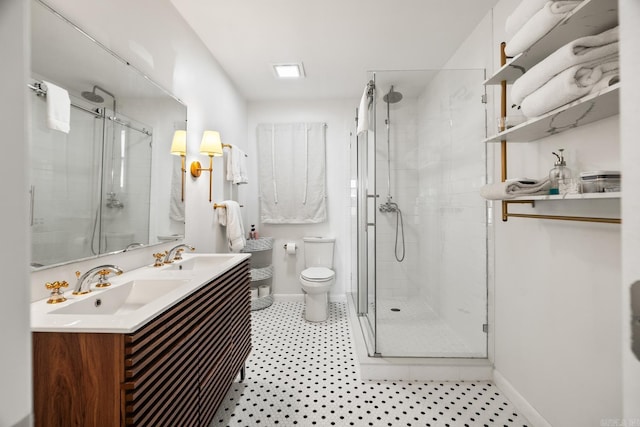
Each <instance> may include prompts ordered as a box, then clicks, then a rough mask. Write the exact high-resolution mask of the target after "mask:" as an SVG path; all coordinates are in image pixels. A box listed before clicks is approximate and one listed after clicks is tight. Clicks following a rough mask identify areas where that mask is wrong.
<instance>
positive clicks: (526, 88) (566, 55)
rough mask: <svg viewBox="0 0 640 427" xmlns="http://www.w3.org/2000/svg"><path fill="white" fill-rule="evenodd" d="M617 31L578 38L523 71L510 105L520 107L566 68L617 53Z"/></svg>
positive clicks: (512, 93)
mask: <svg viewBox="0 0 640 427" xmlns="http://www.w3.org/2000/svg"><path fill="white" fill-rule="evenodd" d="M618 39H619V32H618V27H614V28H612V29H610V30H607V31H604V32H602V33H600V34H597V35H594V36H586V37H580V38H579V39H576V40H574V41H572V42H569V43H567V44H566V45H564V46H562V47H561V48H559V49H558V50H556V51H555V52H553V53H552V54H551V55H549V56H548V57H546V58H545V59H543V60H542V61H540V62H539V63H538V64H536V65H534V66H533V67H531V69H529V70H527V72H526V73H524V74H523V75H522V76H521V77H520V78H518V79H517V80H516V81H515V82H514V83H513V86H512V87H511V101H512V102H513V104H515V105H520V103H521V102H522V100H523V99H524V98H525V97H526V96H527V95H529V94H531V93H532V92H533V91H535V90H536V89H538V88H539V87H541V86H542V85H543V84H545V83H546V82H548V81H549V80H550V79H551V78H552V77H553V76H555V75H556V74H558V73H560V72H562V71H564V70H566V69H567V68H569V67H572V66H574V65H579V64H585V63H590V62H592V61H602V58H606V57H610V56H611V55H616V54H617V53H618Z"/></svg>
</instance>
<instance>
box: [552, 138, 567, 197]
mask: <svg viewBox="0 0 640 427" xmlns="http://www.w3.org/2000/svg"><path fill="white" fill-rule="evenodd" d="M558 151H559V152H560V154H558V153H555V152H552V154H553V155H554V156H556V158H557V159H558V160H556V162H555V163H554V164H553V166H554V167H553V169H551V170H550V171H549V182H550V184H551V187H550V188H549V194H560V187H561V184H568V183H569V182H570V180H571V169H569V168H568V167H567V162H566V161H565V160H564V154H563V151H564V148H559V149H558Z"/></svg>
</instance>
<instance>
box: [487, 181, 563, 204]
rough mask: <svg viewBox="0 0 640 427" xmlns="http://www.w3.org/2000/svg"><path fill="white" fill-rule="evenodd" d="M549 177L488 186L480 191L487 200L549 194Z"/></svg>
mask: <svg viewBox="0 0 640 427" xmlns="http://www.w3.org/2000/svg"><path fill="white" fill-rule="evenodd" d="M550 187H551V182H550V181H549V177H546V178H542V179H529V178H518V179H509V180H507V181H505V182H496V183H494V184H487V185H485V186H483V187H482V188H481V189H480V195H481V196H482V197H484V198H485V199H487V200H504V199H513V198H514V197H518V196H535V195H541V194H549V188H550Z"/></svg>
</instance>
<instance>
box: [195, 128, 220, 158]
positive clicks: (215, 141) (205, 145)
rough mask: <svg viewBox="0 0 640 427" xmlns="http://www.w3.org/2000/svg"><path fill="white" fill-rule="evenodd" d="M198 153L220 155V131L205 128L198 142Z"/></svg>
mask: <svg viewBox="0 0 640 427" xmlns="http://www.w3.org/2000/svg"><path fill="white" fill-rule="evenodd" d="M200 154H206V155H207V156H222V141H221V140H220V132H217V131H215V130H205V131H204V134H202V142H201V143H200Z"/></svg>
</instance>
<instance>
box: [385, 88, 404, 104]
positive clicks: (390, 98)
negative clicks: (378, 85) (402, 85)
mask: <svg viewBox="0 0 640 427" xmlns="http://www.w3.org/2000/svg"><path fill="white" fill-rule="evenodd" d="M382 99H383V100H384V102H386V103H388V104H395V103H396V102H400V101H401V100H402V94H401V93H400V92H396V91H395V90H393V86H391V89H389V92H387V94H386V95H385V96H383V97H382Z"/></svg>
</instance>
